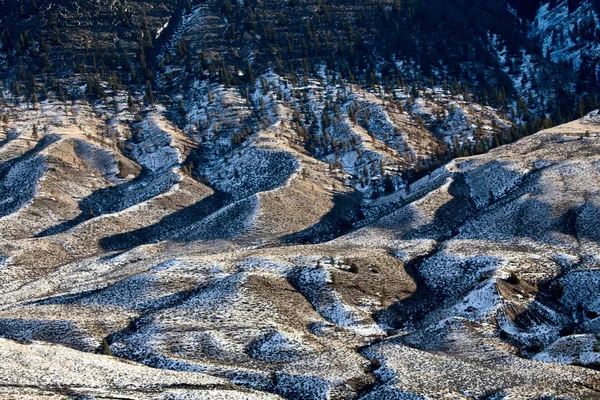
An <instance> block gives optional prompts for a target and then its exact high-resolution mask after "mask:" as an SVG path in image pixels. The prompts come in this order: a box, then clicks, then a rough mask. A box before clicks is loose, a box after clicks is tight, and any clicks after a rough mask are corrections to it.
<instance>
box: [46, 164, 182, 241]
mask: <svg viewBox="0 0 600 400" xmlns="http://www.w3.org/2000/svg"><path fill="white" fill-rule="evenodd" d="M178 180H179V176H178V175H177V174H176V173H175V172H173V171H171V170H168V171H156V172H154V171H150V170H148V169H142V172H141V173H140V174H139V175H138V176H137V177H136V178H135V179H133V180H131V181H128V182H125V183H122V184H120V185H116V186H110V187H106V188H102V189H99V190H96V191H95V192H93V193H92V194H90V195H89V196H88V197H86V198H84V199H83V200H81V201H80V202H79V209H80V210H81V213H80V214H79V215H78V216H77V217H75V218H73V219H71V220H69V221H65V222H62V223H60V224H57V225H55V226H52V227H50V228H48V229H46V230H44V231H42V232H40V233H38V234H37V235H36V236H35V237H38V238H39V237H45V236H51V235H56V234H59V233H62V232H65V231H67V230H69V229H71V228H73V227H75V226H77V225H79V224H81V223H82V222H85V221H87V220H88V219H90V218H93V217H97V216H100V215H104V214H112V213H116V212H119V211H122V210H124V209H126V208H129V207H131V206H134V205H136V204H140V203H143V202H144V201H147V200H150V199H151V198H153V197H156V196H158V195H160V194H163V193H165V192H167V191H168V190H169V189H171V188H172V187H173V185H175V184H176V183H177V182H178Z"/></svg>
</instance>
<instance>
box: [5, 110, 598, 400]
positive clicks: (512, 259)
mask: <svg viewBox="0 0 600 400" xmlns="http://www.w3.org/2000/svg"><path fill="white" fill-rule="evenodd" d="M29 112H35V113H42V115H45V118H46V120H47V121H51V120H52V121H54V123H55V124H56V125H50V124H49V125H48V128H47V131H48V132H47V134H44V133H43V132H42V131H41V130H40V131H39V132H38V135H39V136H40V137H38V140H42V139H41V137H56V138H55V139H53V140H54V141H53V142H43V143H46V144H45V145H44V146H37V148H36V146H35V143H36V142H35V140H32V139H33V137H32V136H31V135H32V131H31V127H30V126H29V127H28V125H27V124H26V122H15V123H14V125H13V126H12V128H11V130H10V132H13V134H12V135H11V136H10V137H8V136H7V138H6V139H5V140H4V141H3V145H2V147H1V148H0V151H1V155H2V157H3V160H4V161H3V164H2V165H3V168H4V169H5V170H8V171H9V172H8V173H4V175H3V182H4V183H3V184H5V182H9V181H10V179H11V178H9V176H10V175H11V172H10V171H13V170H16V169H17V168H19V166H20V165H22V164H24V163H27V162H28V163H34V164H35V163H39V165H40V167H39V168H41V171H42V173H43V175H42V177H41V178H38V181H37V183H36V182H35V181H33V182H31V185H32V188H33V197H32V198H29V199H24V200H22V201H21V202H19V203H17V204H18V207H19V209H18V210H17V211H14V212H11V213H8V214H7V215H5V216H4V217H2V218H0V226H2V232H3V235H2V243H1V244H0V246H1V247H0V248H1V254H2V257H1V258H0V259H1V260H2V264H1V265H2V268H1V269H0V273H1V275H2V280H1V281H2V289H1V295H0V303H1V306H0V310H1V311H0V334H1V335H2V336H3V337H5V338H7V339H11V340H19V341H24V342H29V341H44V342H52V343H56V344H57V345H61V346H66V347H70V348H73V349H76V350H79V352H76V353H69V354H71V355H70V356H69V357H75V358H76V359H82V360H87V359H88V358H89V357H94V359H96V358H97V357H100V356H91V355H89V353H90V352H95V351H101V349H105V348H106V347H107V345H108V346H109V347H110V350H111V352H112V354H113V355H115V356H117V357H121V358H124V359H129V360H133V361H137V362H141V363H145V364H147V365H149V366H152V367H155V368H161V369H172V370H179V371H187V372H194V373H198V372H203V373H208V374H210V375H213V376H218V377H221V378H225V379H227V380H229V381H231V382H233V383H235V384H237V385H241V386H244V387H248V388H253V389H257V390H260V391H263V392H269V393H275V394H279V395H281V396H283V397H285V398H307V397H310V398H352V396H356V395H359V396H360V397H361V398H381V397H382V396H400V398H401V396H403V395H401V393H404V395H408V393H414V394H420V395H427V396H430V397H436V396H440V395H441V393H444V392H449V393H452V394H454V395H457V396H458V395H460V393H462V394H463V395H464V394H466V393H470V394H471V395H478V396H481V395H484V394H487V395H489V394H493V393H504V395H508V394H509V393H510V394H513V395H515V396H522V397H525V398H528V396H529V397H531V396H534V394H535V395H541V394H545V395H547V396H566V397H569V396H570V397H571V398H586V397H589V398H593V397H594V396H595V395H597V390H598V379H599V378H598V376H597V373H596V372H595V371H594V370H592V369H589V368H583V367H581V365H582V366H592V367H593V366H594V365H596V363H597V356H596V354H597V353H596V352H595V350H594V349H595V348H596V347H597V339H596V336H595V335H596V334H598V332H597V327H596V325H597V324H596V319H597V318H598V313H600V310H599V309H598V307H597V304H596V303H595V302H594V300H593V298H590V299H589V300H586V299H583V298H582V297H581V296H580V294H581V287H582V285H587V286H586V287H588V286H589V287H590V288H591V287H592V286H593V285H594V282H595V281H596V278H595V276H596V275H595V274H596V272H597V271H596V268H595V266H596V264H597V260H596V254H597V250H598V249H597V246H598V238H599V236H598V232H597V227H598V224H597V221H596V219H595V218H596V214H597V212H596V211H595V210H597V207H598V204H597V203H598V199H597V197H598V193H597V191H596V190H595V189H594V188H596V187H598V185H597V184H596V181H597V180H598V176H597V175H598V169H597V163H598V159H599V158H598V155H599V154H600V153H599V151H598V146H597V140H598V136H599V135H600V124H599V123H598V117H597V115H596V114H590V116H588V117H586V119H583V120H580V121H576V122H573V123H571V124H567V125H564V126H560V127H557V128H553V129H551V130H547V131H543V132H540V133H537V134H534V135H532V136H529V137H527V138H523V139H521V140H520V141H518V142H517V143H514V144H512V145H508V146H503V147H500V148H497V149H495V150H492V151H491V152H489V153H486V154H483V155H479V156H475V157H469V158H459V159H457V160H455V161H453V162H451V163H450V164H447V165H445V166H443V167H441V168H440V169H439V170H437V171H435V172H434V173H432V174H431V175H428V176H426V177H424V178H422V179H421V180H419V181H417V182H415V183H413V184H412V185H410V190H401V191H398V192H396V193H394V194H390V195H387V196H383V197H380V198H378V199H376V200H369V201H366V202H363V204H362V206H360V203H359V205H358V207H359V209H361V213H362V214H363V217H362V218H365V219H364V220H363V222H362V225H364V227H363V228H361V229H358V230H354V231H352V232H351V233H349V234H346V235H342V236H340V237H338V238H337V239H335V240H333V241H329V242H327V243H323V244H316V245H299V244H288V245H285V246H279V245H275V246H274V244H277V243H278V241H277V237H278V236H279V235H284V236H285V235H289V234H290V233H297V232H298V231H302V230H305V229H306V227H310V226H311V225H313V226H314V228H313V231H312V232H313V233H314V232H322V234H324V235H325V236H324V238H326V237H332V236H338V235H339V234H340V233H343V232H344V229H342V230H341V231H340V230H338V229H340V228H336V227H339V225H337V224H339V222H337V223H336V222H335V219H332V220H330V219H328V218H329V217H326V215H327V213H328V212H329V210H331V209H332V208H333V209H334V208H335V207H336V206H335V205H334V204H335V202H336V200H333V202H334V203H333V204H331V203H330V204H329V205H328V204H326V203H327V202H325V203H324V204H323V208H320V207H321V206H316V207H315V205H317V204H318V203H314V202H315V199H319V198H320V199H323V198H327V196H332V199H335V196H337V195H338V194H336V195H335V196H334V192H332V188H331V186H328V185H333V184H334V182H335V181H334V180H333V179H332V177H331V176H330V175H329V172H328V168H327V167H326V165H323V164H321V165H320V164H318V163H316V164H315V161H314V159H312V158H308V157H306V155H304V153H303V152H302V151H300V150H294V147H286V146H290V145H289V144H287V145H285V146H284V145H283V143H284V142H282V141H281V138H280V137H279V134H278V135H276V136H273V137H272V139H270V140H268V141H266V142H265V144H264V146H266V147H264V148H263V149H262V150H260V151H259V147H256V146H259V144H258V143H257V144H252V145H251V144H247V145H246V146H247V148H245V149H242V150H241V152H242V154H240V155H239V156H235V157H241V158H242V159H243V157H244V156H243V152H244V151H247V152H249V154H253V156H252V157H253V158H255V159H256V160H260V159H259V158H256V155H257V154H261V152H263V153H264V154H270V153H269V152H273V151H275V152H276V153H277V152H281V151H285V152H287V154H289V155H290V157H292V160H295V161H294V163H297V165H299V167H294V168H300V171H304V172H297V171H296V170H294V169H291V170H290V171H285V170H274V169H269V172H268V173H269V174H270V175H269V177H270V178H269V179H268V181H269V182H271V184H269V185H266V186H263V185H262V184H260V183H256V184H255V183H253V184H252V186H248V188H250V189H244V188H245V186H244V185H242V186H233V188H237V189H234V190H232V192H230V194H229V196H225V197H221V198H220V199H218V198H217V199H215V200H210V201H209V200H208V199H210V198H211V197H214V196H215V194H214V193H213V192H212V190H211V189H208V188H206V187H205V186H203V185H202V184H200V183H198V182H196V181H194V180H192V179H190V178H189V177H188V175H186V173H183V172H182V171H181V168H179V167H178V166H177V165H179V164H177V163H176V164H175V165H174V166H173V165H169V166H168V167H166V168H163V167H161V166H160V165H159V164H156V163H154V161H152V162H150V161H149V160H154V158H153V156H152V155H153V154H170V153H171V150H168V149H169V148H171V149H173V150H172V151H173V152H174V154H177V155H178V157H180V158H179V160H185V154H186V152H188V150H186V144H185V141H183V139H181V138H180V136H179V133H178V130H177V128H175V127H172V126H169V125H168V124H165V123H164V122H161V120H160V119H159V118H158V117H157V116H156V114H153V113H152V112H150V113H148V114H146V117H145V119H143V121H142V122H140V124H147V125H145V128H144V130H145V132H147V134H145V135H141V136H139V138H138V139H136V140H137V143H138V146H140V147H139V148H140V149H143V151H142V152H141V153H136V150H135V147H134V144H133V143H136V140H134V142H132V144H131V149H130V150H127V148H128V145H127V144H125V146H124V149H125V150H124V151H125V153H126V154H134V155H135V154H137V155H136V156H135V158H134V159H135V160H137V161H136V162H134V161H133V159H125V158H121V157H123V156H122V155H121V153H120V151H119V148H118V147H113V146H112V145H111V144H110V142H108V141H106V140H104V139H102V137H101V136H98V132H104V130H103V129H99V130H96V131H92V130H91V127H92V126H94V124H95V123H96V124H100V126H101V125H102V124H104V123H105V122H104V121H103V120H99V119H97V117H96V116H95V115H96V114H95V113H94V112H92V110H91V109H89V108H85V107H81V108H79V109H78V110H75V115H74V116H73V118H76V119H77V120H78V121H80V124H81V128H82V130H81V131H79V129H80V128H79V127H78V125H73V124H71V125H70V124H69V122H68V121H69V119H70V118H72V117H71V114H70V113H71V111H69V112H68V113H66V114H64V115H62V114H61V113H62V111H61V110H60V107H59V106H57V105H54V106H50V105H46V106H44V108H42V109H41V110H37V111H36V110H30V111H29ZM61 115H62V116H61ZM123 115H124V116H125V114H123ZM21 116H22V118H23V119H24V120H25V121H27V120H29V119H30V117H29V116H28V115H27V114H23V113H21ZM17 121H19V120H17ZM94 121H95V122H94ZM133 129H135V124H134V125H133ZM267 132H268V131H267ZM150 134H151V135H150ZM281 134H283V135H284V137H285V133H281ZM45 135H48V136H45ZM53 135H54V136H53ZM161 135H168V138H169V139H168V140H163V139H160V138H161V137H162V136H161ZM261 137H263V138H265V139H267V138H269V136H266V133H264V134H261ZM144 141H148V143H147V145H144V144H143V143H144ZM23 146H25V147H23ZM27 149H34V150H30V151H29V153H28V152H27V151H28V150H27ZM103 152H104V153H103ZM129 152H130V153H129ZM90 154H105V155H103V156H102V157H100V156H96V157H90ZM120 159H121V160H122V161H121V162H119V160H120ZM158 159H159V160H164V161H168V160H169V158H168V157H165V156H160V157H159V158H158ZM100 160H106V161H103V162H102V163H100ZM67 161H68V162H67ZM92 161H93V162H92ZM261 162H262V161H261ZM184 165H185V164H184ZM240 165H241V164H240ZM140 168H141V170H142V171H143V170H144V169H146V170H153V171H158V172H157V173H158V174H159V176H169V175H170V174H173V173H174V174H175V175H176V176H177V180H176V183H175V184H174V185H173V186H171V187H170V188H168V189H166V191H165V192H163V193H155V194H152V195H150V196H151V197H150V198H148V197H147V196H146V195H145V194H144V193H145V192H144V191H141V192H140V191H139V190H138V189H135V190H133V191H132V193H136V194H141V197H129V196H131V195H130V194H128V195H127V196H126V197H124V198H123V201H124V203H121V204H122V205H121V206H120V207H117V208H110V207H109V208H98V209H96V211H93V212H92V213H89V214H87V215H86V217H85V219H82V220H81V221H79V220H77V218H78V217H77V216H78V215H79V213H81V212H82V211H78V210H77V209H76V207H73V206H72V204H78V203H81V202H82V201H84V200H85V199H86V198H90V191H92V193H93V192H94V190H95V191H96V192H98V191H99V192H100V193H103V191H105V190H106V189H103V188H106V187H113V188H116V187H119V186H122V185H124V184H125V185H127V184H128V183H127V182H134V181H135V179H139V178H136V177H135V176H136V174H141V173H143V172H139V171H140ZM157 168H158V169H157ZM160 168H163V169H160ZM246 168H249V169H252V168H257V167H254V166H251V165H248V166H247V167H246ZM258 171H260V169H258ZM265 171H266V170H265ZM294 171H296V172H294ZM263 173H264V172H263ZM280 173H281V174H283V175H281V176H283V179H282V178H279V174H280ZM290 173H291V176H290V175H289V174H290ZM53 176H56V177H61V178H60V179H58V180H57V178H54V177H53ZM246 176H250V175H246ZM303 176H305V177H303ZM213 178H214V179H216V180H217V181H218V179H219V175H218V173H217V175H216V176H214V177H213ZM21 179H22V180H21V182H28V179H30V178H26V177H23V178H21ZM148 179H150V180H151V181H153V180H155V179H157V178H148ZM122 181H124V183H122ZM59 182H62V183H59ZM239 182H242V183H243V182H244V180H240V181H239ZM60 185H67V186H65V189H61V186H60ZM255 185H258V186H255ZM273 185H274V186H273ZM338 185H339V184H338ZM145 186H146V187H147V184H145ZM311 186H312V187H314V189H313V190H315V191H314V192H312V193H311V192H310V190H311V189H310V188H311ZM318 186H320V188H317V187H318ZM223 187H224V188H225V187H227V186H223ZM338 187H339V186H338ZM67 188H68V189H67ZM111 190H116V189H111ZM123 190H125V189H123ZM245 190H250V192H246V191H245ZM256 190H258V192H257V194H251V195H249V196H248V195H247V193H252V192H253V191H256ZM123 193H129V192H128V191H125V192H123ZM307 193H311V195H312V196H313V197H312V198H310V199H309V200H306V201H311V202H313V203H312V204H313V207H311V209H310V210H311V211H310V212H311V213H312V215H314V216H312V217H311V216H310V215H302V216H301V215H297V216H296V217H295V218H294V215H295V214H294V213H295V212H297V211H292V210H294V208H293V207H298V206H300V203H294V199H297V197H298V196H306V195H307ZM340 194H341V193H340ZM92 198H93V197H92ZM108 198H111V197H108ZM46 199H47V200H46ZM50 199H51V200H52V201H49V200H50ZM129 199H131V200H129ZM195 199H197V200H195ZM195 202H196V203H195ZM272 202H273V204H272V205H271V204H270V203H272ZM96 204H104V203H96ZM130 204H132V205H131V206H129V205H130ZM294 204H297V205H294ZM205 207H208V209H205ZM282 207H283V208H282ZM288 207H292V208H288ZM315 213H316V214H315ZM319 213H320V214H319ZM40 215H52V218H53V219H55V220H54V221H52V220H49V219H48V218H40ZM282 215H284V216H285V217H282ZM334 215H335V214H334ZM381 215H383V217H378V216H381ZM299 217H302V218H299ZM69 218H71V219H73V218H75V220H76V222H75V223H73V224H72V225H69V226H67V227H66V228H62V229H59V230H54V231H53V230H52V229H56V228H52V225H56V224H57V223H61V222H60V221H61V220H65V219H66V220H68V219H69ZM285 218H288V219H289V222H288V223H286V224H284V225H281V224H280V225H278V224H277V222H278V221H283V220H285ZM238 221H239V222H238ZM267 221H272V222H267ZM328 226H329V228H327V227H328ZM48 229H50V230H48ZM223 229H229V230H228V231H223ZM332 229H333V230H332ZM345 229H348V228H345ZM43 232H46V233H43ZM128 235H129V236H128ZM139 235H142V236H139ZM327 235H329V236H327ZM36 236H37V237H36ZM139 237H141V238H144V239H143V241H142V242H139V241H136V240H139V239H136V238H139ZM293 237H295V239H291V241H292V243H293V242H295V241H298V240H299V239H300V237H296V236H293ZM308 237H310V238H314V235H313V234H309V236H308ZM116 238H119V239H116ZM126 238H127V240H133V242H127V240H125V239H126ZM153 242H156V243H153ZM109 244H110V245H109ZM140 245H141V246H140ZM114 246H116V248H113V247H114ZM134 246H138V247H134ZM117 249H118V251H113V250H117ZM233 249H236V251H232V250H233ZM590 285H591V286H590ZM5 343H6V345H7V346H9V345H10V346H23V345H16V344H10V343H11V342H5ZM33 346H39V345H37V344H36V345H33ZM61 351H62V350H61ZM65 351H66V350H65ZM68 351H69V352H71V351H72V350H68ZM103 351H106V350H103ZM100 358H102V357H100ZM498 359H502V360H503V362H502V366H499V365H498V363H497V360H498ZM411 360H416V361H411ZM491 360H496V361H491ZM543 361H551V362H553V363H554V364H547V363H545V362H543ZM15 362H17V361H15ZM111 362H112V361H111ZM414 362H417V363H418V364H419V369H418V371H421V372H418V373H417V372H415V371H416V369H417V365H416V364H414ZM557 363H558V364H557ZM560 364H573V365H579V366H577V367H569V366H561V365H560ZM315 366H318V367H317V368H315ZM438 369H439V370H440V371H445V372H443V373H442V372H440V373H439V374H438V373H435V376H436V378H435V379H433V378H431V379H426V377H427V376H429V375H427V374H433V373H434V372H433V371H436V370H438ZM451 371H460V372H451ZM525 371H526V372H525ZM407 374H411V375H407ZM517 375H518V376H519V378H518V379H517V378H515V377H516V376H517ZM193 376H195V375H193ZM407 376H412V377H413V378H410V379H409V378H407ZM475 376H477V377H479V378H474V377H475ZM400 377H403V378H402V379H400ZM5 379H8V380H7V381H6V383H4V384H5V385H8V384H10V385H13V384H15V382H16V381H15V379H16V378H11V377H10V376H9V377H8V378H5ZM32 379H33V382H34V383H32V385H34V386H36V387H39V389H36V390H48V388H47V387H45V386H44V385H43V384H41V383H36V382H39V381H36V380H35V379H37V378H35V379H34V378H32ZM542 381H553V382H556V384H555V385H550V386H548V385H544V386H541V385H539V384H538V383H537V382H542ZM38 385H39V386H38ZM100 385H101V386H102V385H103V384H100ZM158 386H159V387H166V386H165V384H162V383H158ZM73 387H74V386H73ZM217 389H218V390H223V389H222V388H217ZM73 390H75V391H77V390H79V389H76V388H75V387H74V389H73ZM81 390H83V389H81ZM104 390H108V391H110V392H113V391H116V390H117V389H116V388H105V389H104ZM83 392H86V393H87V389H85V390H83V391H82V393H83ZM115 393H116V392H115Z"/></svg>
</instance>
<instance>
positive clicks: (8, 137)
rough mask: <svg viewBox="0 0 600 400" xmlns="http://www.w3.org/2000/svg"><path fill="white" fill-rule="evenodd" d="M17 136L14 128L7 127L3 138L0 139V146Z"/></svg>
mask: <svg viewBox="0 0 600 400" xmlns="http://www.w3.org/2000/svg"><path fill="white" fill-rule="evenodd" d="M18 137H19V133H18V132H17V131H15V130H14V129H9V130H8V131H7V132H6V137H5V138H4V139H3V140H0V148H2V147H4V146H5V145H6V144H7V143H8V142H10V141H12V140H14V139H16V138H18Z"/></svg>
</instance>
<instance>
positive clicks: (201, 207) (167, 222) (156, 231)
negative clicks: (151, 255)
mask: <svg viewBox="0 0 600 400" xmlns="http://www.w3.org/2000/svg"><path fill="white" fill-rule="evenodd" d="M230 200H231V196H230V195H229V194H227V193H223V192H216V193H214V194H213V195H211V196H208V197H206V198H204V199H202V200H200V201H198V202H197V203H195V204H193V205H191V206H189V207H186V208H184V209H182V210H179V211H176V212H174V213H172V214H169V215H167V216H166V217H164V218H163V219H161V220H160V221H159V222H157V223H156V224H154V225H150V226H147V227H144V228H141V229H137V230H134V231H131V232H126V233H121V234H118V235H113V236H109V237H107V238H104V239H102V240H101V241H100V245H101V246H102V248H103V249H104V250H105V251H126V250H129V249H132V248H134V247H137V246H140V245H143V244H147V243H156V242H159V241H162V240H166V239H171V238H172V237H173V236H174V235H175V234H176V233H177V232H179V231H180V230H181V229H182V228H183V227H186V226H189V225H191V224H194V223H196V222H198V221H200V220H202V219H203V218H205V217H207V216H209V215H210V214H212V213H214V212H216V211H218V210H219V209H221V208H222V207H224V206H225V205H227V204H228V203H229V201H230ZM190 240H192V239H190Z"/></svg>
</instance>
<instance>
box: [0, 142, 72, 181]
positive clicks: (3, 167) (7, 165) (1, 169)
mask: <svg viewBox="0 0 600 400" xmlns="http://www.w3.org/2000/svg"><path fill="white" fill-rule="evenodd" d="M59 139H60V136H58V135H47V136H44V137H43V138H41V139H40V141H39V142H37V143H36V145H35V146H34V147H33V148H31V149H29V150H27V151H26V152H25V153H23V154H21V155H20V156H17V157H14V158H11V159H10V160H7V161H5V162H3V163H2V164H0V180H2V179H4V177H5V176H6V174H7V173H8V171H9V170H10V169H11V168H12V167H14V166H15V165H17V164H19V163H21V162H23V161H25V160H27V159H29V158H31V157H33V156H35V155H37V154H38V153H39V152H41V151H43V150H44V149H45V148H46V147H48V146H50V145H51V144H52V143H56V142H58V140H59ZM7 140H8V138H7V139H5V141H7Z"/></svg>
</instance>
